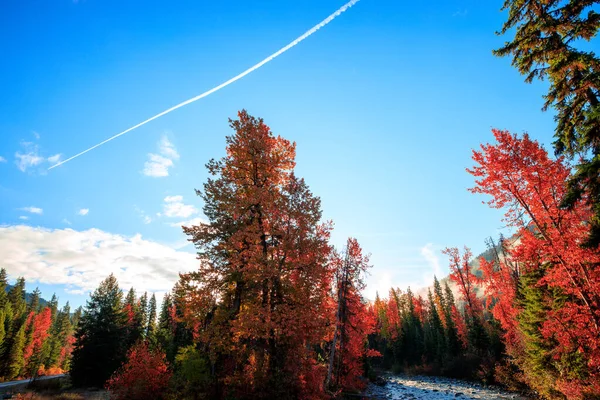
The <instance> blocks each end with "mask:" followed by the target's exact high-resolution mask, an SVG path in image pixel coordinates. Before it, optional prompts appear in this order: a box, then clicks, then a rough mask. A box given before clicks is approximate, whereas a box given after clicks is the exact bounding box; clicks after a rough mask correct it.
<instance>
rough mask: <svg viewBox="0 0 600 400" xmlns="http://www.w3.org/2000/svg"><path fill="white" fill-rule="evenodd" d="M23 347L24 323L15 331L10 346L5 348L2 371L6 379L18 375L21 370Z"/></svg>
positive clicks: (23, 362) (23, 363)
mask: <svg viewBox="0 0 600 400" xmlns="http://www.w3.org/2000/svg"><path fill="white" fill-rule="evenodd" d="M24 347H25V324H22V325H21V327H20V328H19V329H18V330H17V332H16V333H15V335H14V337H13V340H12V341H11V342H10V347H8V348H7V349H6V353H5V358H4V373H3V375H4V376H5V377H6V379H7V380H12V379H14V378H16V377H18V376H19V375H20V374H21V371H22V370H23V366H24V365H25V360H24V358H23V349H24Z"/></svg>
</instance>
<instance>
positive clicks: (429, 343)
mask: <svg viewBox="0 0 600 400" xmlns="http://www.w3.org/2000/svg"><path fill="white" fill-rule="evenodd" d="M427 299H428V301H429V302H428V308H429V310H428V313H427V330H426V335H425V349H426V353H427V355H428V356H429V359H430V360H431V361H435V362H438V363H441V362H442V361H443V358H444V355H445V353H446V337H445V335H444V326H443V324H442V319H441V318H440V314H439V313H438V308H437V306H436V302H435V300H434V297H433V294H432V293H431V290H429V293H428V295H427Z"/></svg>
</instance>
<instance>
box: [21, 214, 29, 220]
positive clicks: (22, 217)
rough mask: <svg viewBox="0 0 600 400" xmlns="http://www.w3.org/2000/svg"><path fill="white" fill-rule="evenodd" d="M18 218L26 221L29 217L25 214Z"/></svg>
mask: <svg viewBox="0 0 600 400" xmlns="http://www.w3.org/2000/svg"><path fill="white" fill-rule="evenodd" d="M19 219H22V220H23V221H27V220H28V219H29V217H28V216H27V215H21V216H19Z"/></svg>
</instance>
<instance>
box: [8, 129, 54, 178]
mask: <svg viewBox="0 0 600 400" xmlns="http://www.w3.org/2000/svg"><path fill="white" fill-rule="evenodd" d="M38 137H39V135H38ZM61 157H62V154H55V155H53V156H50V157H48V158H46V157H44V156H43V155H41V154H40V148H39V146H38V145H37V144H35V143H32V142H27V141H21V150H18V151H17V152H15V164H16V166H17V168H19V170H20V171H21V172H27V170H29V169H31V168H33V167H37V166H38V165H41V164H43V163H49V164H51V165H56V164H58V163H59V162H60V159H61Z"/></svg>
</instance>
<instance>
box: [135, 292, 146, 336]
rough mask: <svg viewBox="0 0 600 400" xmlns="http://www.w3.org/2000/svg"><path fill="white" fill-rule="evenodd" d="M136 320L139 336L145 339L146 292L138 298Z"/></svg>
mask: <svg viewBox="0 0 600 400" xmlns="http://www.w3.org/2000/svg"><path fill="white" fill-rule="evenodd" d="M137 319H138V320H139V322H140V328H141V336H142V337H146V333H147V332H148V293H147V292H144V294H143V295H142V296H141V297H140V301H139V303H138V316H137Z"/></svg>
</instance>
